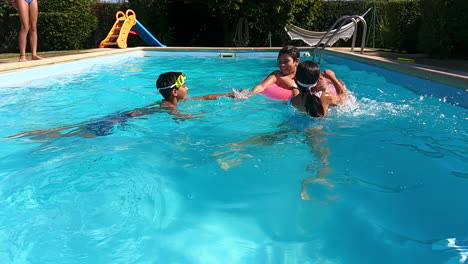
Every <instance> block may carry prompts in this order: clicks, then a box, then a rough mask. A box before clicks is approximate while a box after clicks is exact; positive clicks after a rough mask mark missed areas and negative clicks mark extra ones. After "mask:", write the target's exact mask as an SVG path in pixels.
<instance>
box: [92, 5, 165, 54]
mask: <svg viewBox="0 0 468 264" xmlns="http://www.w3.org/2000/svg"><path fill="white" fill-rule="evenodd" d="M115 18H116V21H115V24H114V26H113V27H112V28H111V30H110V31H109V34H107V37H106V38H105V39H104V40H103V41H101V43H100V44H99V47H100V48H106V47H112V46H117V47H119V48H121V49H124V48H126V47H127V38H128V34H129V33H131V31H135V32H136V33H137V34H138V35H139V36H140V37H141V38H142V39H143V40H144V41H145V42H146V43H147V44H148V45H150V46H159V47H166V45H164V44H161V42H159V40H157V39H156V38H155V37H154V36H153V35H152V34H151V33H150V32H149V31H148V30H147V29H146V28H145V27H144V26H143V25H142V24H141V23H140V22H138V20H137V19H136V14H135V12H134V11H133V10H131V9H128V10H127V12H125V13H123V12H122V11H118V12H117V13H116V14H115Z"/></svg>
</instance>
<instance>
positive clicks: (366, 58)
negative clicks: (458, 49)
mask: <svg viewBox="0 0 468 264" xmlns="http://www.w3.org/2000/svg"><path fill="white" fill-rule="evenodd" d="M298 48H299V49H300V50H301V51H312V50H313V48H312V47H298ZM279 49H281V47H133V48H127V49H111V48H97V49H91V50H86V51H84V52H83V53H79V54H72V55H63V56H56V57H50V58H45V59H43V60H37V61H28V62H10V63H2V64H0V74H3V73H9V72H12V71H18V70H26V69H31V68H35V67H39V66H45V65H52V64H57V63H63V62H71V61H77V60H82V59H89V58H96V57H101V56H109V55H115V54H122V53H128V52H135V51H216V52H236V51H237V52H240V51H244V52H248V51H251V52H255V51H278V50H279ZM325 54H329V55H332V56H337V57H341V58H345V59H349V60H353V61H357V62H361V63H365V64H369V65H373V66H377V67H381V68H384V69H387V70H391V71H395V72H400V73H404V74H408V75H411V76H416V77H419V78H422V79H426V80H430V81H434V82H437V83H441V84H446V85H450V86H453V87H456V88H460V89H463V90H465V91H468V76H467V75H462V74H459V73H455V72H451V71H448V70H446V69H437V68H432V67H429V66H425V65H421V64H417V63H412V62H404V61H397V60H392V59H386V58H382V57H377V56H371V55H366V54H365V53H364V54H360V53H357V52H351V51H345V50H344V48H328V49H326V50H325Z"/></svg>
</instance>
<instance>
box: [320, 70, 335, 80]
mask: <svg viewBox="0 0 468 264" xmlns="http://www.w3.org/2000/svg"><path fill="white" fill-rule="evenodd" d="M322 75H323V76H324V77H325V78H328V79H335V78H336V76H335V73H334V72H333V71H332V70H325V71H323V73H322Z"/></svg>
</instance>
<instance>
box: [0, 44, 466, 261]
mask: <svg viewBox="0 0 468 264" xmlns="http://www.w3.org/2000/svg"><path fill="white" fill-rule="evenodd" d="M216 55H217V54H215V53H209V52H205V53H197V54H195V53H173V52H170V53H168V52H145V53H131V54H130V55H128V54H127V55H124V56H122V55H121V56H115V57H109V58H108V59H102V58H101V59H96V60H87V61H84V62H77V63H74V64H73V63H71V64H65V65H60V66H58V67H57V69H56V70H55V69H54V70H51V69H50V68H45V69H37V70H30V71H26V72H17V73H13V74H10V75H3V76H0V79H1V78H4V79H7V80H8V81H6V82H5V81H3V82H2V85H3V87H1V88H0V94H1V98H2V100H1V101H0V120H1V124H2V126H0V137H1V140H0V168H1V170H0V259H1V260H2V263H203V264H206V263H321V264H322V263H467V261H465V260H466V257H467V256H468V249H467V247H468V227H467V224H466V223H468V210H466V205H467V204H468V195H467V191H466V190H468V165H467V164H468V163H467V156H468V149H467V147H466V146H467V143H468V137H467V131H468V130H467V128H468V125H467V122H468V115H467V110H466V108H464V107H461V106H459V105H455V104H451V103H448V102H447V100H448V99H450V100H451V99H455V100H458V102H459V103H458V104H463V102H466V98H467V94H466V91H463V90H460V89H456V88H453V87H448V86H442V85H439V84H435V83H431V82H427V81H424V80H421V79H417V78H413V77H410V76H406V75H402V74H398V73H392V72H388V71H386V70H382V69H377V68H374V67H371V66H366V65H364V64H360V63H355V62H351V61H346V60H343V59H338V58H334V57H326V58H325V59H326V60H325V62H323V63H322V65H321V68H322V69H326V68H330V69H332V70H333V71H335V73H336V75H337V76H338V77H339V78H340V79H342V80H343V81H344V82H345V83H346V85H347V87H348V88H349V89H350V90H351V91H352V92H353V95H354V99H353V100H351V101H350V102H349V103H347V104H346V105H344V106H340V107H338V108H334V109H332V110H331V112H330V116H329V118H327V119H325V120H313V119H310V118H309V117H307V116H305V115H303V114H301V113H298V112H296V111H295V110H293V109H291V108H290V107H288V106H287V105H286V104H284V103H281V102H278V101H271V100H269V99H267V98H265V97H262V96H261V95H258V96H255V97H252V98H250V99H248V100H239V99H237V100H231V99H228V98H221V99H220V100H216V101H186V102H183V103H181V104H180V105H179V109H180V110H181V111H182V112H183V113H186V114H192V115H194V116H196V117H199V118H194V119H189V120H174V118H173V116H171V115H169V114H167V113H154V114H151V115H146V116H141V117H138V118H134V119H131V120H129V121H128V122H126V123H125V124H123V125H117V126H115V127H114V129H113V131H112V132H113V133H112V134H111V135H108V136H102V137H96V138H82V137H61V138H50V137H40V136H39V137H38V136H34V137H16V138H5V137H7V136H10V135H13V134H16V133H18V132H20V131H28V130H36V129H50V128H57V127H63V126H68V125H73V124H78V125H79V124H80V123H83V122H89V121H92V120H99V119H100V118H103V117H105V116H108V115H110V114H113V113H117V112H120V111H124V110H131V109H134V108H138V107H142V106H145V105H148V104H151V103H153V102H155V101H158V100H160V99H161V97H160V95H159V94H158V93H157V91H156V89H155V87H154V83H155V80H156V78H157V76H158V74H160V73H162V72H166V71H182V72H184V73H186V75H187V76H188V78H187V85H188V87H189V88H190V90H189V94H190V95H192V96H196V95H204V94H208V93H221V92H230V91H232V90H233V89H250V88H252V87H253V86H254V85H255V84H256V83H257V82H259V81H260V80H262V79H263V78H264V77H265V76H266V75H267V74H268V73H269V72H271V71H273V70H275V69H276V64H275V61H276V53H256V54H255V55H254V56H253V55H252V54H245V56H242V54H239V55H241V56H238V57H235V58H219V57H217V56H216ZM104 62H105V63H104ZM61 71H62V72H61ZM53 72H56V74H53ZM45 76H49V77H45ZM431 89H432V90H434V89H437V90H438V89H445V90H446V91H447V93H448V94H450V98H448V99H447V97H444V96H441V97H440V96H437V95H434V96H431V95H427V94H426V93H427V91H430V90H431ZM307 127H312V129H308V130H306V131H304V128H307ZM303 187H304V188H303Z"/></svg>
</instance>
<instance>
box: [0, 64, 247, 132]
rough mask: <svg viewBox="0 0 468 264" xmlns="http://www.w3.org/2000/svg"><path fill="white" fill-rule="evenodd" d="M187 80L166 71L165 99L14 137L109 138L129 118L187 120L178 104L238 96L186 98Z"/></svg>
mask: <svg viewBox="0 0 468 264" xmlns="http://www.w3.org/2000/svg"><path fill="white" fill-rule="evenodd" d="M186 78H187V77H186V76H185V74H183V73H182V72H166V73H163V74H161V75H159V77H158V80H157V81H156V88H157V89H158V91H159V93H160V94H161V95H162V96H163V100H162V101H160V102H158V103H154V104H150V105H147V106H145V107H142V108H138V109H133V110H129V111H124V112H118V113H115V114H111V115H108V116H106V117H104V118H102V119H99V120H94V121H90V122H84V123H81V124H78V125H76V124H75V125H69V126H65V127H59V128H52V129H46V130H32V131H26V132H19V133H17V134H15V135H12V136H9V137H8V138H11V137H22V136H34V135H35V136H38V137H41V136H47V137H72V136H82V137H86V138H92V137H96V136H107V135H110V134H112V133H113V131H114V128H115V126H116V125H124V124H125V123H126V122H127V120H128V119H131V118H134V117H137V116H142V115H148V114H152V113H155V112H166V113H169V114H172V115H174V118H175V119H187V118H193V116H192V115H189V114H182V113H179V112H178V111H177V107H176V105H177V103H178V102H181V101H184V100H187V99H193V100H215V99H218V98H219V97H222V96H226V97H231V98H234V97H235V93H234V92H231V93H220V94H208V95H204V96H196V97H190V98H188V97H187V91H188V87H187V86H186V85H185V79H186ZM240 92H244V93H245V92H247V90H241V91H240Z"/></svg>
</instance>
